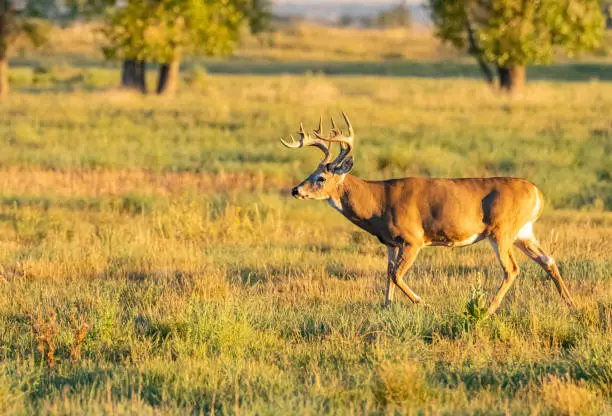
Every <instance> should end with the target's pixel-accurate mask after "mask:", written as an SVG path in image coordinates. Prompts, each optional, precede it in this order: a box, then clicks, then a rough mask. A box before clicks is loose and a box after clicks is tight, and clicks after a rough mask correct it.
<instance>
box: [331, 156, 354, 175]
mask: <svg viewBox="0 0 612 416" xmlns="http://www.w3.org/2000/svg"><path fill="white" fill-rule="evenodd" d="M351 169H353V156H349V157H347V158H346V159H344V160H343V161H342V163H341V164H340V165H338V166H335V167H334V168H333V170H332V173H333V174H334V175H346V174H347V173H349V172H350V171H351Z"/></svg>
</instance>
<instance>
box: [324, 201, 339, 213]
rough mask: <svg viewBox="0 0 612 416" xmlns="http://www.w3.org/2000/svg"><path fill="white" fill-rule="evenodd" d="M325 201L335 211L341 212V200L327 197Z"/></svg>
mask: <svg viewBox="0 0 612 416" xmlns="http://www.w3.org/2000/svg"><path fill="white" fill-rule="evenodd" d="M327 202H328V203H329V205H331V206H332V208H334V209H335V210H336V211H338V212H342V202H340V200H339V199H334V198H327Z"/></svg>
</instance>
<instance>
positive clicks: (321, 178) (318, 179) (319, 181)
mask: <svg viewBox="0 0 612 416" xmlns="http://www.w3.org/2000/svg"><path fill="white" fill-rule="evenodd" d="M317 182H318V183H323V182H325V177H323V176H319V177H318V178H317Z"/></svg>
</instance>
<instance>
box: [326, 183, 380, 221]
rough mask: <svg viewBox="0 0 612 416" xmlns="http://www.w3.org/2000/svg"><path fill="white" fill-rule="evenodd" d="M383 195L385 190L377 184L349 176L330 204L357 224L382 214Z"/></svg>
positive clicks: (331, 197)
mask: <svg viewBox="0 0 612 416" xmlns="http://www.w3.org/2000/svg"><path fill="white" fill-rule="evenodd" d="M382 193H383V188H382V187H381V186H378V184H377V183H375V182H368V181H364V180H363V179H360V178H358V177H356V176H352V175H348V174H347V175H346V176H345V177H344V180H342V181H341V182H340V183H339V184H338V187H337V188H336V192H335V193H334V194H333V195H332V196H330V198H329V199H328V202H329V204H330V205H331V206H332V207H334V208H335V209H336V210H338V211H339V212H340V213H342V215H344V216H345V217H346V218H348V219H349V220H351V221H353V222H356V221H360V220H367V219H369V218H371V217H374V216H377V215H380V214H381V213H382V201H383V195H382Z"/></svg>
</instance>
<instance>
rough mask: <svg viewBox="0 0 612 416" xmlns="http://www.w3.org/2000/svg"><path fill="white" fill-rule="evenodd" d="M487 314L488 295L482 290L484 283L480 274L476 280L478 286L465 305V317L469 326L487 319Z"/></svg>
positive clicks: (475, 286)
mask: <svg viewBox="0 0 612 416" xmlns="http://www.w3.org/2000/svg"><path fill="white" fill-rule="evenodd" d="M487 312H488V307H487V295H486V294H485V292H484V291H483V290H482V282H481V281H480V274H479V275H478V278H477V279H476V284H475V285H474V286H472V290H471V293H470V298H469V300H468V301H467V303H466V304H465V310H464V311H463V316H465V318H466V319H467V323H468V325H469V324H475V323H477V322H480V321H482V320H483V319H484V318H486V317H487Z"/></svg>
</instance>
